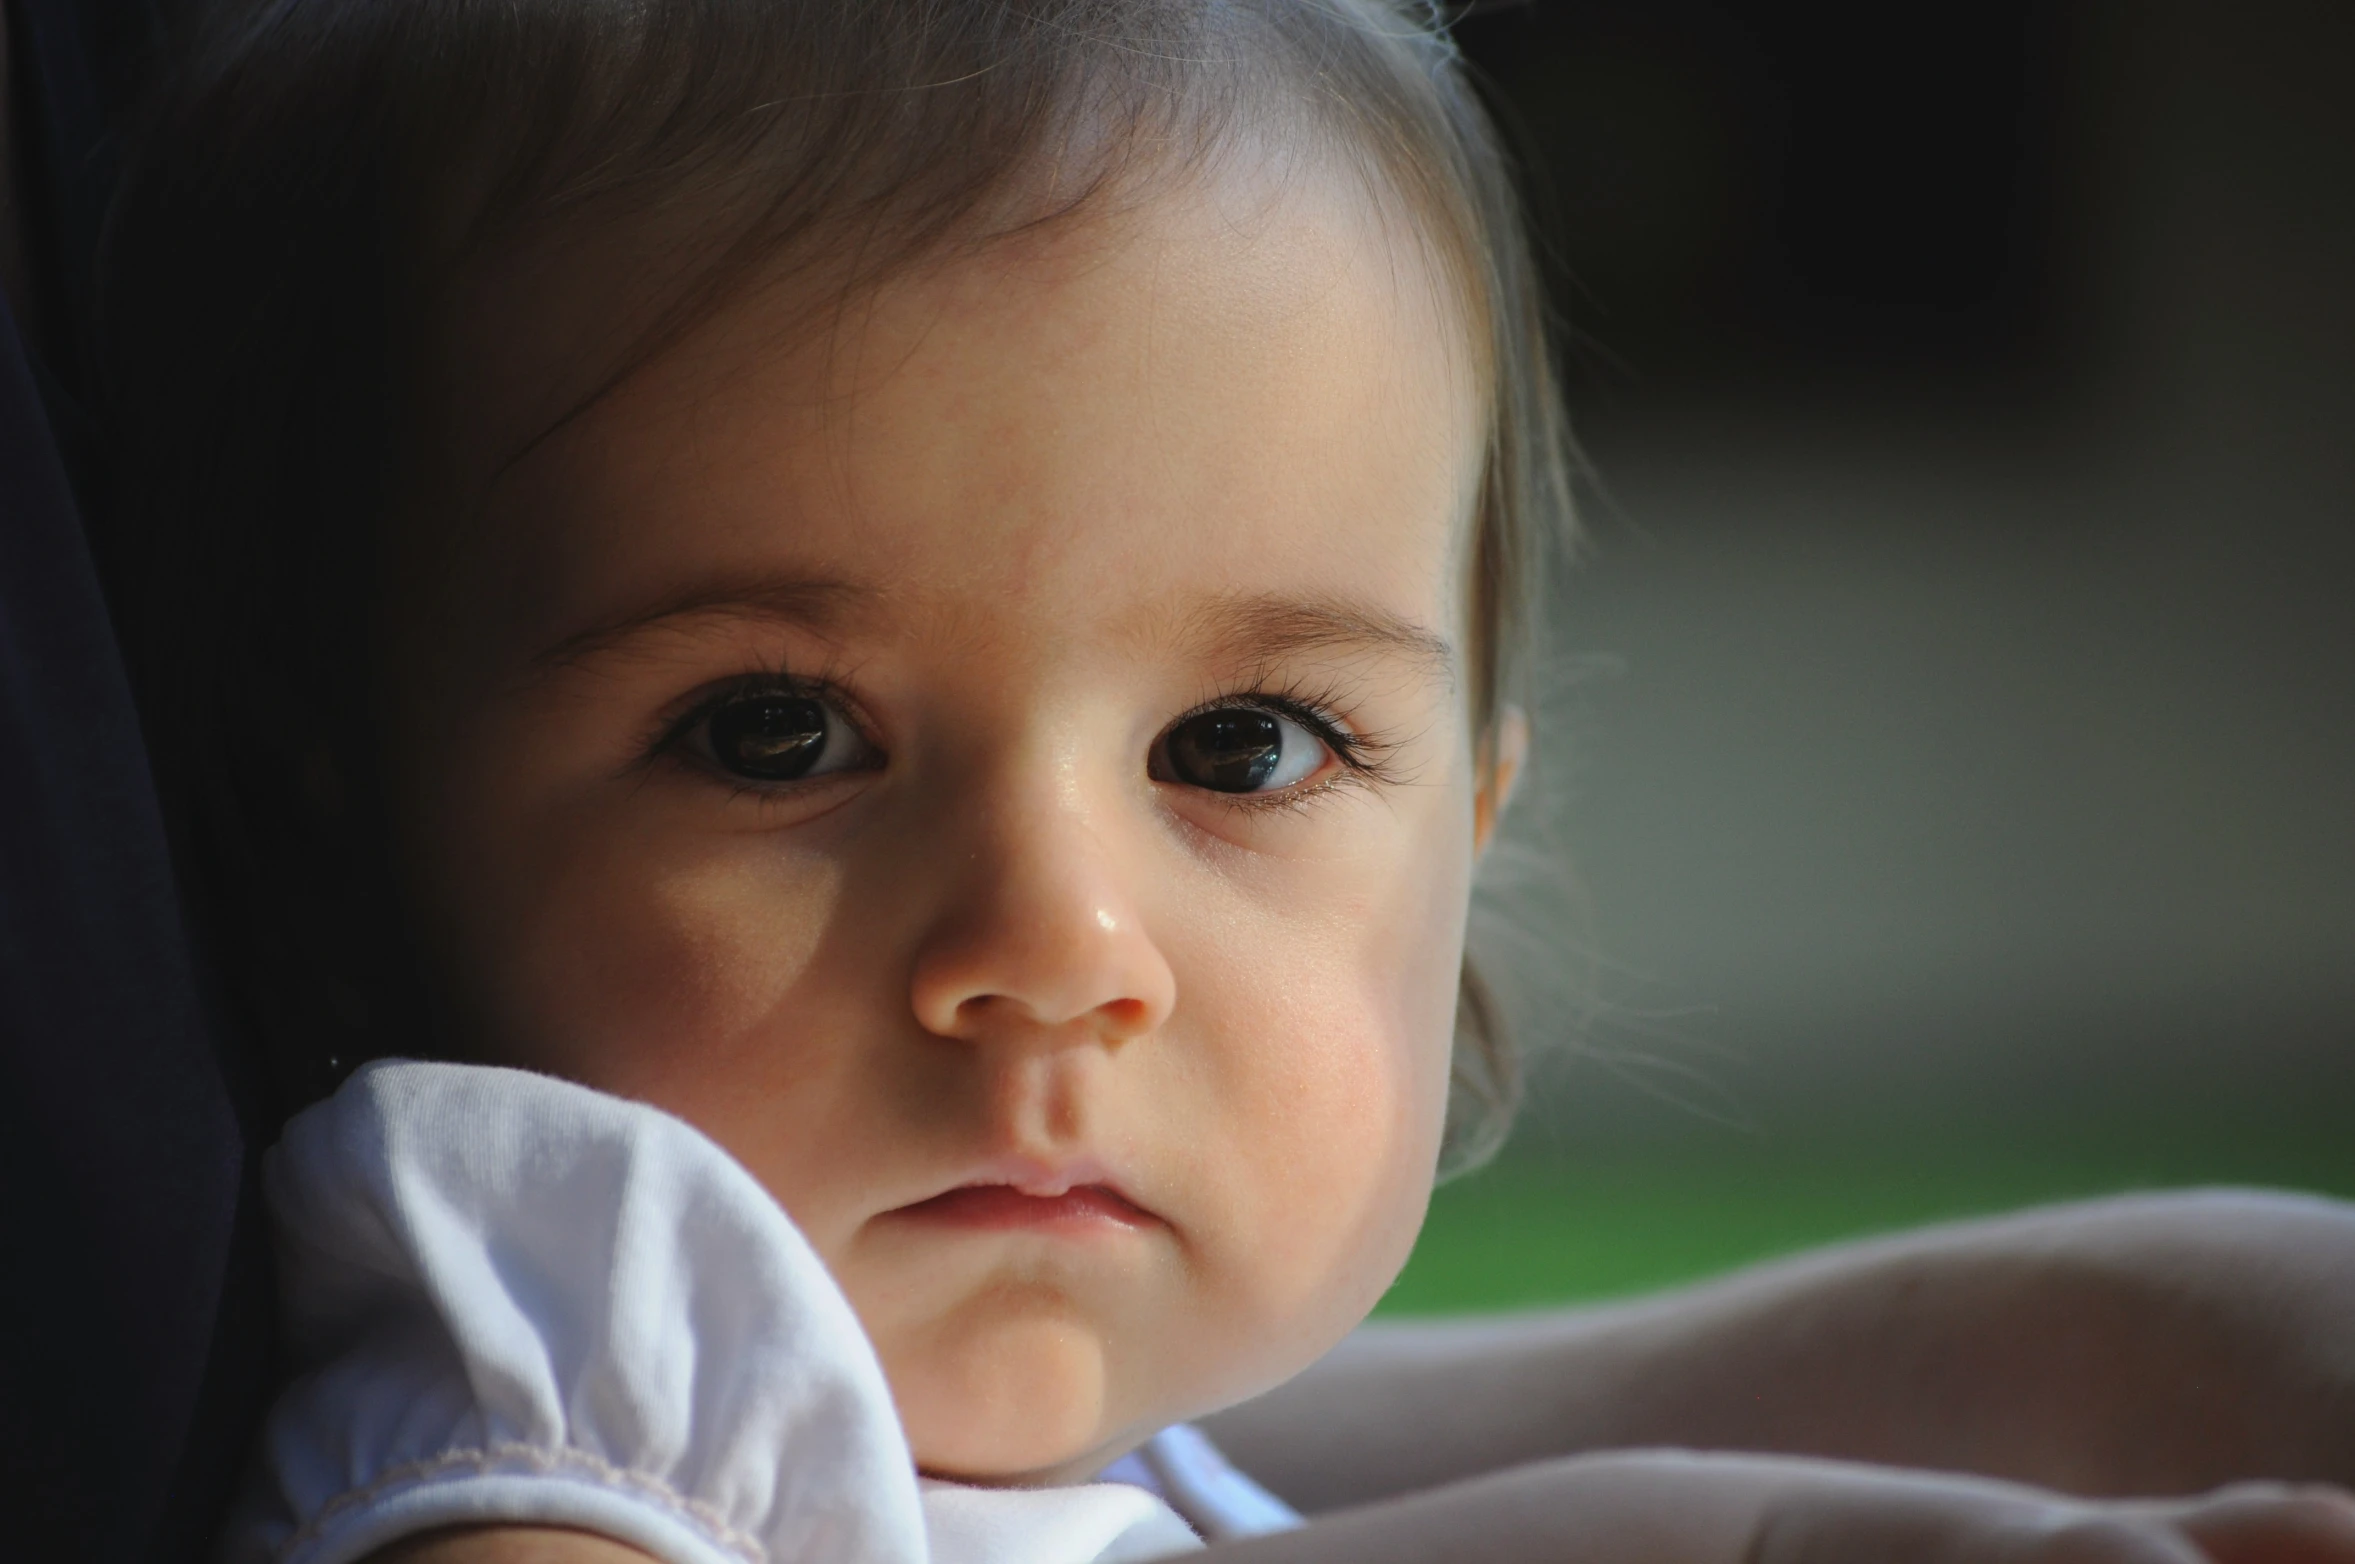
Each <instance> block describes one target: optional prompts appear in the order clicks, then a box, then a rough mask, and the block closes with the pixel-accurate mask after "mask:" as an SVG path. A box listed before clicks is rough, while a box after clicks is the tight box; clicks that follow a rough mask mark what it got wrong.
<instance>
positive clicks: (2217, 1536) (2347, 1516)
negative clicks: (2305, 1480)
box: [2159, 1483, 2355, 1564]
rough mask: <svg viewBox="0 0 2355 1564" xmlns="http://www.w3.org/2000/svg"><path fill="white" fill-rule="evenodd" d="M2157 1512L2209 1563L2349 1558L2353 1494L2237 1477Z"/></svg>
mask: <svg viewBox="0 0 2355 1564" xmlns="http://www.w3.org/2000/svg"><path fill="white" fill-rule="evenodd" d="M2159 1513H2160V1514H2161V1515H2162V1516H2163V1517H2164V1518H2165V1519H2167V1520H2168V1521H2169V1522H2171V1523H2172V1524H2173V1525H2174V1526H2175V1527H2176V1528H2177V1529H2178V1530H2180V1531H2181V1532H2182V1533H2183V1534H2184V1535H2185V1536H2186V1537H2188V1538H2190V1539H2191V1540H2192V1541H2193V1542H2194V1543H2196V1544H2198V1546H2199V1548H2200V1551H2201V1552H2203V1553H2205V1554H2206V1555H2207V1556H2208V1557H2209V1558H2210V1559H2211V1560H2213V1561H2214V1564H2355V1495H2350V1494H2348V1493H2347V1492H2345V1491H2344V1490H2343V1489H2338V1488H2325V1487H2320V1486H2312V1487H2292V1486H2290V1485H2288V1484H2286V1483H2239V1484H2236V1485H2234V1486H2233V1487H2230V1488H2223V1489H2219V1490H2218V1491H2217V1492H2215V1493H2212V1494H2207V1495H2203V1496H2202V1497H2200V1498H2197V1499H2190V1500H2185V1501H2181V1502H2179V1503H2176V1504H2173V1505H2168V1506H2164V1507H2160V1509H2159Z"/></svg>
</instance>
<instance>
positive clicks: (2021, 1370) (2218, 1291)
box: [1206, 1191, 2355, 1513]
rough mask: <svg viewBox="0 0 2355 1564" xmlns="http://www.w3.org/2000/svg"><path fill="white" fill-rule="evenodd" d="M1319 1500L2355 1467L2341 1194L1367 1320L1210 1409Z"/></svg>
mask: <svg viewBox="0 0 2355 1564" xmlns="http://www.w3.org/2000/svg"><path fill="white" fill-rule="evenodd" d="M1206 1426H1207V1428H1208V1429H1209V1431H1210V1432H1211V1434H1212V1437H1213V1438H1215V1439H1216V1440H1217V1441H1218V1443H1219V1444H1220V1446H1221V1448H1222V1449H1224V1450H1225V1451H1226V1452H1227V1453H1228V1454H1229V1455H1230V1456H1231V1457H1232V1458H1233V1459H1234V1460H1235V1462H1236V1464H1237V1465H1239V1466H1240V1467H1242V1468H1243V1469H1244V1470H1245V1471H1248V1472H1250V1473H1252V1475H1253V1476H1255V1477H1257V1478H1258V1479H1259V1480H1261V1481H1262V1482H1265V1483H1266V1484H1267V1485H1268V1486H1269V1487H1270V1488H1272V1489H1274V1490H1275V1491H1276V1492H1278V1493H1280V1494H1282V1495H1283V1496H1284V1497H1285V1498H1287V1499H1289V1500H1291V1501H1292V1502H1293V1503H1294V1504H1295V1505H1297V1506H1299V1507H1300V1508H1302V1509H1303V1510H1306V1511H1309V1512H1312V1513H1313V1512H1317V1511H1322V1510H1327V1509H1335V1508H1340V1507H1344V1506H1350V1505H1359V1504H1366V1503H1370V1502H1374V1501H1377V1500H1380V1499H1383V1498H1386V1497H1389V1496H1392V1495H1396V1494H1400V1493H1408V1492H1413V1491H1416V1490H1419V1489H1424V1488H1430V1487H1434V1486H1436V1485H1439V1484H1443V1483H1448V1482H1454V1481H1458V1480H1461V1479H1464V1478H1468V1477H1471V1476H1474V1475H1475V1474H1479V1473H1483V1472H1493V1471H1498V1470H1502V1469H1505V1468H1509V1467H1514V1466H1518V1465H1521V1464H1524V1463H1527V1462H1531V1461H1538V1460H1543V1459H1545V1458H1548V1457H1555V1456H1562V1455H1569V1454H1576V1453H1578V1452H1582V1451H1596V1450H1605V1449H1624V1448H1631V1447H1644V1446H1663V1445H1671V1446H1679V1447H1687V1448H1706V1449H1715V1450H1747V1451H1771V1452H1779V1453H1785V1454H1792V1455H1807V1456H1822V1457H1833V1458H1838V1459H1843V1460H1851V1461H1867V1462H1873V1463H1877V1464H1884V1465H1891V1466H1903V1467H1917V1468H1926V1469H1936V1470H1943V1471H1952V1472H1972V1473H1979V1474H1983V1475H1985V1476H1989V1477H1996V1478H2005V1479H2010V1480H2013V1481H2017V1482H2022V1483H2032V1484H2035V1485H2037V1486H2038V1487H2041V1488H2048V1489H2055V1490H2059V1491H2062V1492H2067V1493H2073V1494H2080V1495H2088V1496H2098V1495H2128V1494H2170V1493H2176V1494H2180V1493H2191V1492H2197V1491H2201V1490H2205V1489H2209V1488H2213V1487H2216V1486H2218V1485H2220V1484H2224V1483H2230V1482H2234V1481H2238V1480H2241V1479H2246V1478H2256V1477H2263V1478H2278V1479H2287V1480H2297V1481H2326V1482H2334V1483H2341V1484H2345V1483H2348V1482H2350V1480H2355V1207H2350V1206H2347V1205H2343V1204H2340V1203H2336V1202H2331V1201H2325V1200H2320V1199H2310V1198H2305V1197H2299V1196H2289V1195H2275V1194H2259V1193H2242V1192H2230V1191H2218V1192H2201V1193H2194V1194H2186V1195H2167V1196H2145V1197H2134V1198H2128V1199H2120V1200H2111V1201H2101V1202H2095V1203H2089V1204H2085V1205H2078V1206H2067V1207H2060V1208H2055V1209H2050V1210H2044V1211H2038V1212H2032V1213H2028V1214H2025V1215H2022V1216H2017V1217H2008V1218H2001V1219H1997V1220H1993V1221H1986V1222H1974V1223H1965V1224H1958V1225H1954V1226H1950V1227H1944V1228H1935V1229H1930V1230H1926V1231H1922V1232H1917V1233H1910V1234H1905V1235H1902V1236H1899V1237H1895V1238H1890V1239H1885V1240H1879V1241H1874V1242H1868V1243H1862V1244H1856V1245H1850V1246H1846V1247H1843V1248H1839V1249H1833V1250H1829V1251H1823V1252H1819V1253H1816V1254H1812V1255H1808V1256H1804V1257H1801V1258H1798V1259H1795V1260H1791V1261H1786V1262H1782V1263H1779V1264H1774V1265H1768V1266H1764V1267H1761V1268H1758V1269H1756V1270H1753V1271H1749V1272H1745V1273H1742V1274H1739V1275H1736V1276H1734V1277H1731V1278H1728V1279H1726V1280H1723V1281H1719V1282H1713V1283H1709V1284H1706V1285H1702V1286H1699V1287H1695V1288H1691V1289H1687V1290H1684V1291H1681V1292H1675V1293H1670V1294H1666V1295H1662V1296H1659V1297H1656V1298H1648V1299H1643V1300H1638V1301H1634V1302H1631V1303H1628V1304H1624V1305H1617V1306H1608V1307H1602V1308H1594V1309H1587V1310H1577V1311H1570V1312H1566V1313H1558V1314H1548V1315H1532V1316H1522V1317H1517V1318H1508V1319H1502V1320H1496V1321H1485V1322H1483V1321H1460V1322H1458V1321H1451V1322H1443V1323H1442V1322H1434V1323H1432V1324H1428V1325H1422V1324H1405V1325H1378V1326H1372V1327H1368V1328H1366V1329H1364V1330H1362V1331H1360V1332H1359V1333H1358V1334H1357V1335H1356V1336H1355V1337H1353V1338H1352V1339H1351V1340H1350V1341H1349V1342H1348V1343H1345V1344H1344V1345H1343V1346H1342V1347H1341V1348H1340V1349H1338V1350H1337V1351H1336V1352H1334V1353H1333V1354H1331V1355H1330V1356H1329V1357H1328V1358H1327V1359H1326V1360H1325V1361H1324V1362H1322V1363H1320V1364H1318V1365H1317V1366H1316V1367H1314V1368H1312V1369H1310V1370H1309V1371H1308V1372H1307V1373H1306V1374H1304V1375H1302V1376H1301V1377H1300V1378H1298V1379H1296V1380H1294V1381H1292V1382H1291V1383H1290V1384H1288V1385H1286V1386H1284V1387H1282V1388H1281V1389H1279V1390H1277V1391H1275V1392H1272V1393H1270V1394H1269V1395H1267V1396H1265V1397H1262V1398H1260V1399H1259V1400H1257V1401H1254V1402H1250V1403H1247V1404H1245V1405H1244V1406H1241V1407H1238V1408H1235V1409H1233V1410H1232V1411H1230V1412H1227V1413H1223V1414H1220V1415H1219V1416H1218V1417H1215V1418H1213V1419H1210V1420H1208V1421H1207V1423H1206Z"/></svg>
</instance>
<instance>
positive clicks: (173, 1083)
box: [0, 0, 270, 1564]
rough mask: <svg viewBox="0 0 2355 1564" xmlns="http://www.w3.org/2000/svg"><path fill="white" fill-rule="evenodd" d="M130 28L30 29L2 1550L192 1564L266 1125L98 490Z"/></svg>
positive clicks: (2, 487) (0, 790)
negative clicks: (200, 970) (102, 525)
mask: <svg viewBox="0 0 2355 1564" xmlns="http://www.w3.org/2000/svg"><path fill="white" fill-rule="evenodd" d="M108 9H110V8H107V7H102V6H98V5H77V4H74V3H72V0H10V10H9V19H10V23H11V28H10V32H11V40H10V41H11V46H12V47H11V52H12V54H14V56H15V60H14V62H13V63H14V65H15V71H14V77H15V80H14V84H13V86H14V93H15V96H16V97H17V102H16V104H15V110H16V116H17V119H16V123H17V130H18V134H19V135H20V136H26V137H27V139H28V140H29V142H30V145H29V146H27V147H26V148H25V149H24V150H25V152H26V153H27V154H28V155H27V156H25V157H24V159H23V161H22V163H21V164H20V170H19V171H20V174H21V175H22V176H23V177H24V178H25V182H26V183H27V184H28V185H30V186H31V187H32V188H31V189H30V190H28V191H26V192H25V195H26V196H27V199H26V201H25V203H24V204H25V207H26V209H27V211H28V213H29V215H30V217H31V219H32V220H33V222H34V224H35V225H36V227H35V232H34V234H33V238H34V240H35V242H36V245H37V247H38V250H39V254H38V255H37V257H36V261H37V265H38V269H39V273H40V277H41V281H42V283H43V288H42V293H41V296H42V297H43V298H44V300H45V301H46V302H47V304H48V305H49V306H50V308H51V311H52V315H53V318H52V319H50V320H48V321H46V322H44V323H43V324H44V327H45V329H44V330H42V331H40V332H38V333H20V332H19V330H18V329H17V323H16V320H15V318H14V316H13V315H12V314H10V313H8V312H7V310H6V308H5V306H4V305H0V1224H4V1225H0V1273H4V1274H5V1277H6V1280H5V1282H4V1283H0V1300H4V1301H0V1542H4V1544H5V1545H6V1546H8V1547H9V1548H10V1549H11V1551H15V1550H16V1549H17V1548H18V1547H21V1548H22V1556H25V1557H54V1558H60V1559H64V1558H71V1559H76V1560H84V1559H86V1560H96V1561H104V1564H118V1561H120V1564H132V1561H148V1560H157V1561H172V1564H179V1561H189V1564H193V1561H194V1560H195V1559H197V1558H198V1557H200V1556H201V1553H202V1550H203V1546H204V1544H205V1542H206V1540H207V1535H208V1533H209V1531H210V1529H211V1527H212V1525H213V1524H214V1521H215V1519H216V1517H217V1515H218V1512H219V1509H220V1507H221V1505H222V1504H223V1502H224V1500H225V1498H226V1496H227V1489H228V1486H229V1484H230V1482H231V1480H232V1479H233V1477H234V1475H235V1470H236V1466H237V1463H238V1462H239V1460H240V1459H241V1458H242V1456H243V1453H244V1446H245V1443H246V1440H247V1438H248V1436H249V1433H250V1430H251V1427H252V1423H253V1418H254V1413H255V1411H256V1409H257V1407H258V1405H259V1402H260V1400H261V1398H262V1396H263V1394H264V1393H265V1391H266V1383H265V1380H266V1375H267V1366H268V1358H269V1350H270V1343H269V1330H270V1314H269V1286H268V1276H267V1265H266V1260H265V1256H264V1254H263V1252H262V1245H261V1238H260V1232H259V1228H258V1225H257V1223H256V1222H255V1220H254V1204H253V1198H252V1189H251V1176H250V1166H251V1161H252V1150H253V1148H252V1145H251V1141H252V1140H253V1139H254V1138H255V1137H257V1136H258V1135H260V1134H261V1133H264V1130H263V1127H262V1124H261V1121H260V1116H259V1114H258V1113H257V1112H256V1111H255V1110H254V1106H253V1102H252V1099H251V1097H250V1095H249V1094H248V1093H247V1092H246V1090H245V1085H244V1081H243V1077H242V1075H241V1072H240V1069H239V1068H238V1066H237V1064H236V1061H235V1060H234V1059H233V1058H232V1057H231V1056H229V1055H227V1054H225V1053H224V1052H223V1051H222V1049H221V1048H220V1046H219V1043H218V1041H217V1034H218V1029H217V1028H215V1027H213V1026H211V1025H209V1024H208V1021H207V1016H206V1010H205V1006H204V1003H203V1001H202V999H201V997H200V990H199V985H198V982H197V980H196V975H195V968H194V966H193V964H192V962H191V959H190V954H189V946H188V941H187V937H186V933H185V928H184V924H183V921H182V913H181V908H180V904H179V900H178V897H177V896H176V894H175V891H174V887H173V880H172V873H171V867H170V864H169V862H168V860H167V858H166V856H165V850H164V838H163V831H162V827H161V824H160V820H159V815H158V811H157V807H156V801H155V796H154V790H153V787H152V784H151V782H150V780H149V772H148V765H147V760H146V755H145V753H144V751H143V749H142V746H141V743H140V736H139V727H138V722H137V719H136V717H135V715H134V713H133V709H132V705H131V698H130V693H129V689H128V687H127V685H126V681H125V678H124V673H123V667H122V661H121V658H120V656H119V654H118V653H117V650H116V647H115V644H114V640H113V636H112V633H111V630H110V627H109V624H108V619H107V613H106V607H105V603H104V601H103V599H102V598H101V596H100V593H99V588H98V582H97V577H96V573H95V571H94V570H93V568H92V563H91V554H90V549H89V545H88V542H87V540H86V537H85V535H84V532H83V528H82V516H83V510H82V507H81V505H80V504H79V503H78V502H77V496H76V492H75V487H74V484H73V483H72V482H70V481H69V471H72V472H75V473H76V474H77V475H80V476H93V475H98V474H101V473H102V470H103V464H102V461H101V460H100V459H99V453H96V452H95V451H93V450H92V448H91V447H90V446H89V444H88V440H87V434H86V428H87V425H86V421H85V420H83V419H82V418H81V417H80V415H79V412H78V407H79V401H78V391H79V389H80V380H81V376H80V367H81V363H82V361H83V357H84V355H83V354H82V352H81V350H80V345H81V344H82V343H83V342H85V341H86V340H87V337H86V332H87V325H88V304H89V293H88V280H89V277H90V275H91V268H90V257H91V251H92V247H93V245H94V243H95V239H96V234H97V228H98V221H99V216H100V213H101V212H102V210H103V202H104V197H105V190H104V177H105V170H106V157H105V152H106V144H105V143H106V130H107V120H108V103H107V97H106V91H105V89H106V86H107V77H106V75H105V72H106V71H107V70H108V69H111V68H113V67H112V66H110V64H109V62H108V61H107V60H106V59H105V57H104V52H105V51H104V48H103V47H102V45H103V44H104V41H105V33H104V27H105V25H119V24H120V23H121V21H122V16H121V15H120V14H117V15H114V16H108V15H105V14H101V13H103V12H105V11H107V10H108ZM112 9H114V10H116V11H117V12H118V13H119V12H127V11H129V9H130V8H127V7H122V8H112ZM144 16H145V12H144V11H140V12H139V13H138V14H137V15H135V16H133V17H132V20H133V22H135V23H138V24H139V25H140V26H142V27H143V26H144V25H145V24H144V20H143V18H144ZM114 36H115V38H116V40H117V41H118V42H119V41H120V39H121V38H122V37H123V36H124V35H123V34H120V33H118V34H116V35H114ZM29 340H38V341H40V342H42V343H43V344H45V345H46V346H47V347H48V348H49V349H50V355H51V356H50V361H49V363H48V364H47V365H46V366H40V365H39V364H38V363H37V361H36V358H35V356H34V354H33V352H32V351H31V350H30V348H29V347H28V341H29ZM61 434H63V435H65V436H67V438H66V439H64V440H62V441H61V438H60V436H61ZM69 450H70V451H71V453H72V459H71V461H69V457H68V452H69Z"/></svg>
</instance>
